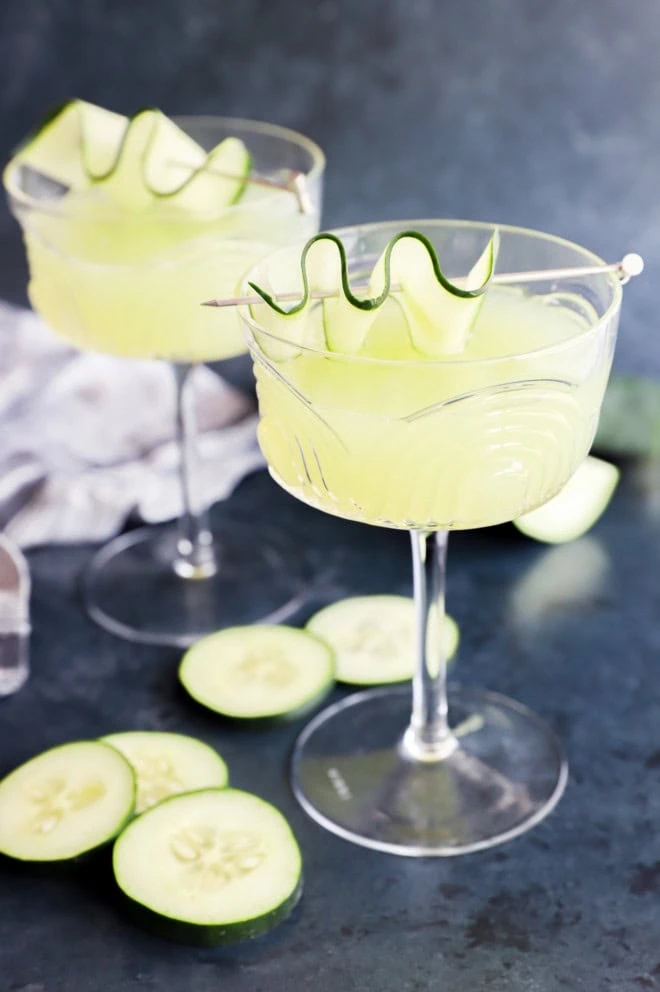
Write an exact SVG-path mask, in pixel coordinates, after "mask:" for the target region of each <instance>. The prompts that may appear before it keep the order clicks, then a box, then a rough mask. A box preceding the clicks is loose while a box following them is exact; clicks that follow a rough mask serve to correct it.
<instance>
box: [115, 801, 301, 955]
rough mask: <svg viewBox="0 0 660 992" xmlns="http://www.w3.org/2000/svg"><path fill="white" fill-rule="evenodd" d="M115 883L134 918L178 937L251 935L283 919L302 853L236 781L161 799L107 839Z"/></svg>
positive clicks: (293, 896) (205, 940) (292, 900)
mask: <svg viewBox="0 0 660 992" xmlns="http://www.w3.org/2000/svg"><path fill="white" fill-rule="evenodd" d="M113 869H114V874H115V879H116V881H117V885H118V886H119V888H120V889H121V890H122V892H123V893H124V895H125V896H127V898H128V899H129V900H130V903H131V905H132V908H133V909H134V911H135V912H136V918H137V919H139V920H140V922H141V923H142V924H143V925H145V926H146V927H148V928H149V929H152V930H155V931H156V932H158V933H160V934H161V935H163V936H166V937H169V938H171V939H173V940H178V941H181V942H183V943H192V944H201V945H214V944H222V943H229V942H232V941H237V940H245V939H247V938H251V937H256V936H257V935H258V934H261V933H264V932H265V931H267V930H270V929H271V928H272V927H274V926H275V925H276V924H278V923H280V922H281V921H282V920H284V919H285V917H287V916H288V915H289V913H290V912H291V910H292V909H293V907H294V906H295V904H296V902H297V901H298V899H299V897H300V894H301V891H302V859H301V855H300V849H299V847H298V844H297V842H296V839H295V837H294V836H293V833H292V832H291V828H290V827H289V824H288V823H287V821H286V820H285V819H284V817H283V816H282V814H281V813H280V812H279V811H278V810H276V809H275V807H274V806H271V805H270V804H269V803H267V802H264V801H263V800H262V799H258V798H257V797H256V796H253V795H251V794H250V793H247V792H240V791H238V790H237V789H221V790H219V789H207V790H203V791H201V792H191V793H187V794H186V795H181V796H174V797H173V798H171V799H166V800H165V801H164V802H162V803H160V804H159V805H158V806H154V807H153V809H150V810H147V812H146V813H143V815H142V816H139V817H137V819H135V820H134V821H133V822H132V823H131V824H130V826H129V827H127V829H126V830H125V831H124V832H123V834H122V835H121V836H120V837H119V839H118V840H117V842H116V843H115V847H114V852H113Z"/></svg>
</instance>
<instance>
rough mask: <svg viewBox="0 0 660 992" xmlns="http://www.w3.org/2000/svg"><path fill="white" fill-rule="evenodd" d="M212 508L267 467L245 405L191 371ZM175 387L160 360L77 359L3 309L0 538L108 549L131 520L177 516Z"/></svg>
mask: <svg viewBox="0 0 660 992" xmlns="http://www.w3.org/2000/svg"><path fill="white" fill-rule="evenodd" d="M192 385H193V391H194V396H195V405H196V414H197V420H198V424H199V429H200V438H199V451H200V463H201V464H200V472H199V479H198V480H197V482H198V486H199V492H200V494H201V497H202V499H203V502H204V503H205V505H207V506H210V505H211V503H213V502H215V501H216V500H218V499H224V498H226V497H227V496H228V495H229V494H230V493H231V492H232V491H233V489H234V488H235V486H236V485H237V484H238V483H239V482H240V480H241V479H242V478H243V477H244V476H245V475H247V474H248V473H249V472H251V471H253V470H254V469H255V468H259V467H260V466H261V465H263V458H262V456H261V454H260V452H259V449H258V447H257V443H256V413H255V411H254V406H253V404H252V402H251V400H249V399H248V398H247V397H245V396H244V395H243V394H241V393H239V392H238V391H237V390H235V389H234V388H233V387H231V386H229V385H228V384H227V383H226V382H224V381H223V380H222V379H221V378H220V377H219V376H217V375H216V374H215V373H214V372H213V371H211V370H210V369H208V368H205V367H200V368H198V369H196V370H195V372H194V380H193V384H192ZM174 403H175V390H174V379H173V376H172V373H171V370H170V369H169V368H168V367H167V365H166V364H165V363H162V362H152V361H144V362H143V361H134V360H128V359H121V358H113V357H110V356H108V355H99V354H96V353H94V352H79V351H76V350H74V349H73V348H71V347H69V345H67V344H66V343H65V342H63V341H61V340H60V339H59V338H57V337H56V336H55V335H54V334H53V333H52V332H51V331H49V330H48V329H47V328H46V326H45V325H44V324H43V323H42V322H41V320H40V319H39V318H38V317H37V316H36V315H35V314H34V313H32V312H31V311H29V310H22V309H19V308H17V307H13V306H10V305H9V304H7V303H3V302H2V301H0V529H4V530H5V531H6V533H7V534H8V535H9V537H11V538H12V539H13V540H14V541H15V542H16V543H17V544H19V545H21V546H22V547H29V546H32V545H37V544H48V543H67V542H76V541H101V540H106V539H107V538H108V537H110V536H112V535H113V534H115V533H117V531H118V530H120V529H121V527H122V525H123V524H124V522H125V521H126V519H127V517H128V516H129V515H131V514H135V515H137V516H138V517H139V518H141V519H142V520H144V521H146V522H148V523H155V522H157V521H161V520H168V519H171V518H173V517H176V516H177V515H178V514H179V513H180V511H181V495H180V491H179V485H178V476H177V465H178V451H177V445H176V443H175V442H174V440H173V435H174V418H175V408H174Z"/></svg>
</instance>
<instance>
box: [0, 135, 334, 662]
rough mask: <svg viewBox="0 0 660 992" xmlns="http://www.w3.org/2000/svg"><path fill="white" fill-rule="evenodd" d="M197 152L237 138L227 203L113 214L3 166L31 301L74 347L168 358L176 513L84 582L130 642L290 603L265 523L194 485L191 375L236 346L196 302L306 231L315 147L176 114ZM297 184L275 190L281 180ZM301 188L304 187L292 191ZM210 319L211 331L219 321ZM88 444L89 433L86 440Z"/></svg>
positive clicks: (91, 605) (291, 564)
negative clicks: (246, 170)
mask: <svg viewBox="0 0 660 992" xmlns="http://www.w3.org/2000/svg"><path fill="white" fill-rule="evenodd" d="M175 120H176V123H177V124H178V125H179V127H180V128H182V129H183V130H184V131H185V132H186V133H187V134H188V135H189V136H190V137H191V138H193V139H194V140H195V141H196V142H197V143H198V144H199V145H201V146H202V147H203V148H204V149H206V150H210V149H212V148H213V147H215V146H216V145H217V144H218V143H219V142H220V141H222V140H223V139H224V138H225V137H228V136H234V137H237V138H240V139H241V140H242V141H243V142H244V143H245V145H246V146H247V148H248V150H249V152H250V154H251V158H252V171H251V174H250V175H251V178H252V179H258V180H260V181H261V182H250V183H249V184H248V186H247V187H246V191H245V193H244V194H243V196H242V197H241V198H240V199H239V201H238V202H237V203H236V204H234V205H232V206H229V207H225V208H222V209H219V210H216V211H214V210H213V209H212V207H210V206H209V205H208V204H204V209H201V210H200V212H199V213H191V212H187V213H185V214H184V213H183V212H181V211H177V210H176V209H169V208H168V206H167V205H166V204H162V203H160V204H159V205H158V211H157V213H155V212H153V211H151V210H146V211H137V212H133V213H131V212H130V211H127V210H125V209H124V210H120V209H118V208H117V207H115V206H112V205H111V204H109V203H108V200H107V198H106V199H105V201H104V200H103V199H102V198H100V197H99V198H98V199H97V200H94V199H91V200H90V199H89V197H88V198H87V199H85V200H83V199H81V198H80V197H78V198H76V197H75V196H73V195H71V194H69V195H67V196H62V192H63V191H62V189H61V188H57V187H54V186H53V184H52V183H48V182H44V181H42V180H41V179H40V177H39V176H38V175H35V174H34V173H33V172H32V171H31V170H28V169H26V168H25V167H24V166H15V167H12V168H10V169H9V170H7V171H6V173H5V177H4V180H5V186H6V188H7V192H8V195H9V202H10V206H11V208H12V211H13V213H14V214H15V216H16V217H17V219H18V220H19V222H20V224H21V226H22V228H23V233H24V239H25V245H26V250H27V255H28V262H29V266H30V286H29V293H30V299H31V301H32V304H33V306H34V307H35V309H36V310H38V311H39V312H40V313H41V315H42V316H43V317H44V319H45V320H46V322H47V323H48V324H49V325H50V326H51V327H52V328H53V329H54V330H55V331H57V332H58V333H59V334H61V335H62V336H64V337H66V338H68V339H69V340H70V341H72V342H73V343H74V344H75V345H77V346H79V347H81V348H85V349H87V348H89V349H94V350H97V351H103V352H107V353H111V354H115V355H121V356H124V357H133V358H153V359H164V360H166V361H168V362H170V363H171V364H172V369H173V372H174V381H173V389H174V388H175V389H176V396H177V417H176V420H177V434H178V438H179V441H180V450H181V460H180V475H181V493H182V505H183V512H182V516H181V519H180V521H179V523H178V524H177V525H176V526H163V527H145V528H142V529H139V530H134V531H131V532H129V533H127V534H123V535H121V536H120V537H118V538H116V539H115V540H114V541H111V542H110V543H109V544H108V545H107V546H105V547H104V548H102V549H101V550H100V551H99V552H98V554H97V555H96V556H95V558H94V559H93V561H92V563H91V565H90V567H89V569H88V571H87V572H86V575H85V577H84V594H85V602H86V606H87V609H88V611H89V613H90V615H91V616H92V617H93V618H94V619H95V620H96V621H97V622H98V623H100V624H101V625H102V626H103V627H105V628H107V629H108V630H111V631H112V632H113V633H115V634H118V635H120V636H123V637H125V638H128V639H130V640H134V641H141V642H146V643H155V644H173V645H179V646H186V645H188V644H190V643H192V642H193V641H195V640H196V639H197V638H199V637H200V636H202V635H204V634H207V633H209V632H211V631H213V630H217V629H219V628H222V627H224V626H227V625H231V624H236V623H251V622H254V621H257V620H264V619H270V620H273V621H276V620H281V619H283V618H285V617H286V616H288V615H289V614H290V613H291V612H292V611H293V610H294V609H295V608H297V606H298V605H299V596H300V591H301V588H302V586H303V585H304V581H305V575H304V568H303V562H302V560H301V559H300V556H299V555H297V554H296V550H295V549H296V544H295V542H294V541H287V540H286V539H285V537H284V536H283V535H281V534H279V533H278V532H277V529H276V528H275V527H273V526H272V525H271V524H270V523H269V522H268V521H260V520H251V521H250V522H249V523H247V522H243V521H241V520H240V519H238V520H237V519H236V518H235V517H234V518H232V519H227V518H226V517H223V515H222V513H221V512H220V511H216V513H215V514H214V524H213V528H211V527H210V526H209V518H208V514H207V513H206V512H205V511H204V510H203V508H202V506H201V505H200V498H199V493H198V488H197V485H196V463H197V459H198V454H197V447H196V426H195V416H194V405H193V397H192V396H190V378H191V376H190V373H191V371H192V369H193V368H194V365H195V364H196V363H198V362H206V361H215V360H221V359H226V358H231V357H233V356H235V355H239V354H241V353H244V352H245V351H246V348H245V342H244V337H243V335H242V332H241V327H240V321H239V318H238V316H237V314H236V313H235V312H231V311H226V312H225V313H223V314H222V315H218V314H217V312H216V313H214V312H213V311H211V310H209V309H208V308H204V307H202V306H200V303H201V302H202V301H203V300H205V299H208V298H209V297H212V296H222V295H225V296H227V295H232V294H233V293H234V292H235V289H236V286H237V284H238V283H239V282H240V279H241V277H242V275H243V274H244V273H245V272H246V271H247V270H248V269H249V268H250V267H251V266H252V265H254V264H255V262H256V261H257V260H258V259H259V258H262V257H263V256H264V255H266V254H267V253H269V252H271V251H272V250H273V249H274V248H275V247H277V246H279V245H285V244H289V243H292V242H297V241H298V240H300V239H305V238H307V237H309V236H311V235H312V234H313V233H315V231H317V230H318V227H319V218H320V210H321V201H322V184H323V172H324V167H325V161H324V156H323V153H322V151H321V150H320V149H319V148H318V147H317V146H316V145H315V144H314V143H313V142H311V141H310V140H308V139H307V138H305V137H304V136H302V135H300V134H297V133H296V132H293V131H290V130H288V129H286V128H281V127H277V126H274V125H270V124H265V123H261V122H255V121H245V120H239V119H233V118H222V117H201V116H200V117H184V118H176V119H175ZM296 173H297V174H299V176H300V177H302V181H301V185H299V186H298V187H297V191H294V188H293V187H291V191H290V192H286V191H282V190H281V189H274V188H273V186H272V184H273V183H275V184H278V185H280V186H281V185H283V184H284V185H286V184H287V183H290V181H291V178H292V176H294V175H295V174H296ZM301 190H302V194H301ZM218 321H220V324H218ZM99 444H102V438H99Z"/></svg>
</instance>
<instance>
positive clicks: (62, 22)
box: [0, 0, 660, 375]
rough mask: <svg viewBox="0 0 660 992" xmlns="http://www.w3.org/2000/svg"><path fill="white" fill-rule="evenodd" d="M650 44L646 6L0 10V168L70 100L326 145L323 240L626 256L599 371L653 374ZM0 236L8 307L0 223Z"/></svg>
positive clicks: (14, 241)
mask: <svg viewBox="0 0 660 992" xmlns="http://www.w3.org/2000/svg"><path fill="white" fill-rule="evenodd" d="M659 49H660V4H658V2H657V0H628V2H627V3H614V2H612V0H551V2H549V0H309V2H303V0H299V2H298V3H296V2H295V0H280V2H277V0H186V2H183V0H146V2H145V0H131V2H128V0H85V2H84V3H81V2H80V0H2V3H0V153H2V155H3V156H4V157H6V154H7V153H8V151H9V149H10V148H11V147H12V146H13V144H14V143H15V142H16V141H17V140H18V139H19V138H20V137H21V136H22V135H23V134H24V133H25V131H26V129H28V128H29V127H30V126H31V125H32V124H33V123H34V122H35V121H36V120H38V119H39V118H40V116H41V115H42V114H43V112H44V110H45V108H47V107H48V106H49V105H50V104H52V103H54V102H56V101H58V100H63V99H66V98H68V97H70V96H73V95H77V96H82V97H86V98H87V99H89V100H92V101H96V102H99V103H102V104H104V105H106V106H109V107H113V108H115V109H118V110H122V111H124V112H129V111H132V110H134V109H135V108H137V107H139V106H144V105H157V106H160V107H161V108H162V109H163V110H165V111H166V112H170V113H174V112H179V113H183V112H202V111H204V112H211V113H224V114H235V115H244V116H252V117H258V118H266V119H269V120H272V121H275V122H279V123H284V124H287V125H290V126H292V127H295V128H298V129H300V130H302V131H305V132H306V133H308V134H309V135H310V136H312V137H313V138H315V139H316V140H317V141H319V142H320V143H321V144H322V145H323V147H324V148H325V149H326V150H327V153H328V161H329V171H328V184H327V201H326V202H327V210H326V214H325V222H326V225H327V226H330V225H336V224H339V223H350V222H353V221H362V220H377V219H386V218H388V217H389V218H392V217H409V218H414V217H416V216H417V217H418V216H425V215H426V216H429V215H439V216H445V215H446V216H454V217H472V218H482V219H487V220H494V221H499V222H509V223H519V224H523V225H528V226H536V227H542V228H545V229H547V230H550V231H553V232H556V233H558V234H561V235H564V236H566V237H569V238H573V239H576V240H578V241H581V242H583V243H585V244H587V245H588V246H590V247H591V248H593V249H594V250H596V251H598V252H600V253H602V254H603V255H605V256H607V257H610V258H612V259H614V258H615V257H619V256H620V255H621V254H623V253H624V252H625V251H627V250H632V249H634V250H637V251H640V252H642V253H643V254H644V255H645V256H646V260H647V266H648V270H647V274H646V276H645V278H644V280H643V281H642V280H639V281H638V283H637V285H635V286H634V287H630V290H629V292H628V294H627V300H626V307H625V316H624V322H623V334H622V343H621V348H620V354H619V359H618V360H619V363H620V364H621V365H623V366H626V367H628V368H636V369H648V368H651V369H652V370H653V371H654V372H655V373H657V374H658V375H660V340H659V339H658V335H657V321H656V317H655V314H656V282H657V274H658V271H659V270H660V244H659V240H658V230H659V228H660V195H659V194H660V110H659V108H660V59H659V58H658V51H659ZM0 237H2V238H3V239H4V240H5V246H6V247H7V251H5V252H4V258H5V260H6V261H5V263H4V266H3V272H0V295H4V296H10V295H12V294H13V295H16V294H17V290H16V287H17V286H20V285H21V284H22V281H23V279H21V278H19V276H20V275H21V274H22V273H23V269H22V265H23V262H22V258H21V254H20V250H19V246H18V238H17V235H16V232H15V231H14V230H13V229H12V228H11V227H10V223H9V220H8V218H7V217H6V216H3V218H2V222H1V223H0ZM19 295H20V294H19Z"/></svg>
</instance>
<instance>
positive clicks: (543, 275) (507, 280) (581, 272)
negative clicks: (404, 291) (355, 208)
mask: <svg viewBox="0 0 660 992" xmlns="http://www.w3.org/2000/svg"><path fill="white" fill-rule="evenodd" d="M643 270H644V259H643V258H642V256H641V255H637V254H636V253H635V252H631V253H629V254H628V255H624V256H623V258H622V259H621V261H620V262H610V263H605V264H604V265H582V266H579V267H577V268H572V269H537V270H533V271H530V272H500V273H496V274H495V275H494V276H493V278H492V279H491V282H492V283H495V284H497V285H500V286H506V285H507V284H511V283H519V282H545V281H546V280H556V279H575V278H578V277H580V276H598V275H603V274H604V273H606V272H614V273H615V274H616V275H617V276H618V277H619V279H620V280H621V283H622V284H624V285H625V283H627V282H628V280H629V279H632V278H633V276H638V275H639V274H640V273H641V272H642V271H643ZM457 281H458V282H460V280H457ZM367 288H368V287H367V286H366V285H361V286H354V287H353V289H354V291H355V292H360V291H361V290H363V291H366V290H367ZM400 290H401V287H400V286H398V285H393V286H391V287H390V292H392V293H396V292H400ZM309 295H310V298H311V299H313V300H326V299H329V298H330V297H332V296H336V295H337V294H336V293H321V292H317V293H310V294H309ZM272 298H273V299H274V300H277V301H278V302H282V303H287V302H290V301H296V300H299V299H300V293H299V292H298V293H274V294H273V296H272ZM265 302H266V301H265V300H264V299H262V297H261V296H257V294H256V293H255V294H254V295H253V296H233V297H231V298H230V299H226V300H205V301H204V302H203V303H202V306H203V307H247V306H254V305H259V304H260V303H265Z"/></svg>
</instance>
